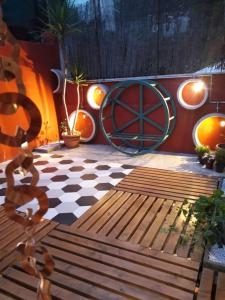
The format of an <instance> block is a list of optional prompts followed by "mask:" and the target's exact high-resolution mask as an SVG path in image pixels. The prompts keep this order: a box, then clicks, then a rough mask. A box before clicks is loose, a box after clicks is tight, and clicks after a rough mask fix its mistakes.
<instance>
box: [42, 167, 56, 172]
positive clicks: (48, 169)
mask: <svg viewBox="0 0 225 300" xmlns="http://www.w3.org/2000/svg"><path fill="white" fill-rule="evenodd" d="M57 170H58V169H57V168H56V167H49V168H44V169H43V170H41V172H43V173H53V172H56V171H57Z"/></svg>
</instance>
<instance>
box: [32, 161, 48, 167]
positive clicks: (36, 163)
mask: <svg viewBox="0 0 225 300" xmlns="http://www.w3.org/2000/svg"><path fill="white" fill-rule="evenodd" d="M47 164H48V161H46V160H39V161H36V162H35V163H34V165H35V166H43V165H47Z"/></svg>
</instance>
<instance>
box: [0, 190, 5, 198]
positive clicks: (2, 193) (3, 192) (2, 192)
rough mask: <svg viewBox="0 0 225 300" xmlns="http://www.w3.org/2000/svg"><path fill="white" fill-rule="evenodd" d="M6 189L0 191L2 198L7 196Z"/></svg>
mask: <svg viewBox="0 0 225 300" xmlns="http://www.w3.org/2000/svg"><path fill="white" fill-rule="evenodd" d="M5 192H6V188H3V189H0V196H5Z"/></svg>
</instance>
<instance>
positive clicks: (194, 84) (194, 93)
mask: <svg viewBox="0 0 225 300" xmlns="http://www.w3.org/2000/svg"><path fill="white" fill-rule="evenodd" d="M207 98H208V88H207V85H206V83H205V82H204V81H203V80H201V79H188V80H185V81H184V82H182V83H181V84H180V86H179V88H178V90H177V99H178V101H179V103H180V105H181V106H183V107H184V108H186V109H197V108H199V107H201V106H202V105H204V103H205V102H206V100H207Z"/></svg>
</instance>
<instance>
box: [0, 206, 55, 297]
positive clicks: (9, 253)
mask: <svg viewBox="0 0 225 300" xmlns="http://www.w3.org/2000/svg"><path fill="white" fill-rule="evenodd" d="M56 225H57V223H55V222H51V221H49V220H44V219H43V220H42V222H41V223H40V224H39V225H38V226H37V227H36V230H35V234H34V237H35V240H36V241H39V240H40V239H42V238H43V237H44V236H45V235H46V234H47V233H48V232H49V231H51V230H52V229H53V228H54V227H55V226H56ZM25 239H26V236H25V234H24V231H23V228H22V226H20V225H18V224H17V223H15V222H13V221H11V220H10V219H8V217H7V216H6V214H5V210H4V207H3V206H0V272H1V271H2V270H4V269H5V268H6V267H7V266H8V265H10V264H11V263H12V262H13V261H15V260H16V258H17V252H16V250H15V248H16V245H17V244H18V243H19V242H23V241H25ZM0 299H1V298H0Z"/></svg>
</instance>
